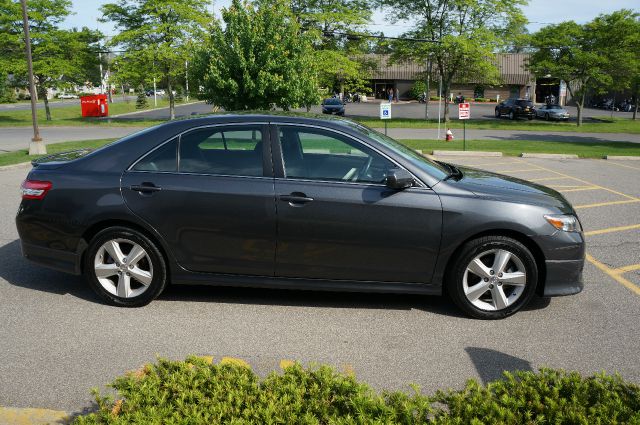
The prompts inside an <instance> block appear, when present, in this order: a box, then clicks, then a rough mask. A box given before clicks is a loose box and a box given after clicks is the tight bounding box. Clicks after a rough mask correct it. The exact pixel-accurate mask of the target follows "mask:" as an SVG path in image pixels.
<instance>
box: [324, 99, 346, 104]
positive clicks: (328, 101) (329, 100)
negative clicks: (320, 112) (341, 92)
mask: <svg viewBox="0 0 640 425" xmlns="http://www.w3.org/2000/svg"><path fill="white" fill-rule="evenodd" d="M324 104H325V105H342V101H341V100H340V99H335V98H331V99H325V100H324Z"/></svg>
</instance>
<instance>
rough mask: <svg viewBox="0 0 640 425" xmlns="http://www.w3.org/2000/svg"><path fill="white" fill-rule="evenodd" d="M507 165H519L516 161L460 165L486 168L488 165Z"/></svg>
mask: <svg viewBox="0 0 640 425" xmlns="http://www.w3.org/2000/svg"><path fill="white" fill-rule="evenodd" d="M507 164H517V162H516V161H505V162H481V163H478V164H460V165H464V166H465V167H486V166H488V165H507Z"/></svg>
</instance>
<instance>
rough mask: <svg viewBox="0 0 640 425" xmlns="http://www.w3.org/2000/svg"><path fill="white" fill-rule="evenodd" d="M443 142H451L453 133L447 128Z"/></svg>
mask: <svg viewBox="0 0 640 425" xmlns="http://www.w3.org/2000/svg"><path fill="white" fill-rule="evenodd" d="M444 140H445V141H447V142H450V141H452V140H453V133H452V132H451V129H450V128H447V133H446V135H445V137H444Z"/></svg>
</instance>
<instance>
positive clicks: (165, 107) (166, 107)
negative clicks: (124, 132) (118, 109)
mask: <svg viewBox="0 0 640 425" xmlns="http://www.w3.org/2000/svg"><path fill="white" fill-rule="evenodd" d="M202 102H204V101H203V100H199V101H197V102H189V103H181V104H179V105H176V107H177V106H188V105H195V104H196V103H202ZM162 109H169V107H168V106H163V107H161V108H151V109H144V110H142V111H133V112H126V113H124V114H118V115H110V116H108V117H105V118H107V119H108V118H120V117H127V116H129V115H136V114H144V113H145V112H151V111H160V110H162Z"/></svg>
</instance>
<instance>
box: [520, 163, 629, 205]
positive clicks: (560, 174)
mask: <svg viewBox="0 0 640 425" xmlns="http://www.w3.org/2000/svg"><path fill="white" fill-rule="evenodd" d="M522 163H523V164H527V165H535V166H536V167H539V168H541V169H542V170H544V171H548V172H550V173H554V174H557V175H559V176H563V177H567V178H570V179H573V180H576V181H579V182H582V183H584V184H588V185H592V186H597V187H599V188H600V189H604V190H606V191H609V192H611V193H615V194H616V195H620V196H624V197H625V198H629V199H633V200H635V201H640V198H638V197H635V196H631V195H627V194H626V193H622V192H619V191H617V190H613V189H609V188H608V187H604V186H600V185H597V184H594V183H592V182H589V181H586V180H583V179H579V178H577V177H573V176H570V175H568V174H564V173H560V172H558V171H555V170H552V169H550V168H546V167H543V166H540V165H536V164H532V163H530V162H527V161H522Z"/></svg>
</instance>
